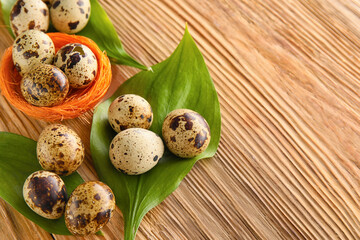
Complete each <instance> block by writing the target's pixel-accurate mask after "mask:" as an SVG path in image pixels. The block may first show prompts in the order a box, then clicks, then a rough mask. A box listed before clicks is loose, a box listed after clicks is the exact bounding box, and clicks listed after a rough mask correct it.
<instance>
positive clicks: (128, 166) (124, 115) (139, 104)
mask: <svg viewBox="0 0 360 240" xmlns="http://www.w3.org/2000/svg"><path fill="white" fill-rule="evenodd" d="M108 121H109V124H110V126H111V127H112V128H113V129H114V131H116V132H117V133H118V134H117V135H116V136H115V137H114V138H113V140H112V142H111V144H110V148H109V158H110V160H111V163H112V164H113V166H114V167H115V168H116V169H117V170H118V171H120V172H122V173H125V174H128V175H138V174H143V173H145V172H147V171H149V170H150V169H152V168H153V167H155V166H156V164H157V163H158V162H159V161H160V159H161V158H162V156H163V154H164V144H163V141H162V139H161V138H160V137H159V136H158V135H156V134H155V133H154V132H152V131H150V130H148V129H149V128H150V127H151V124H152V122H153V112H152V108H151V106H150V104H149V103H148V102H147V101H146V100H145V99H144V98H142V97H141V96H138V95H134V94H125V95H122V96H119V97H118V98H116V99H115V100H114V101H113V102H112V103H111V105H110V106H109V110H108ZM162 136H163V139H164V141H165V144H166V146H167V148H168V149H169V150H170V151H171V152H172V153H173V154H175V155H176V156H178V157H180V158H193V157H195V156H197V155H199V154H201V153H203V152H204V151H205V150H206V148H207V147H208V145H209V143H210V139H211V137H210V128H209V125H208V123H207V122H206V120H205V118H204V117H202V116H201V115H200V114H199V113H197V112H194V111H192V110H190V109H175V110H173V111H172V112H170V113H169V114H168V115H167V116H166V118H165V120H164V122H163V125H162Z"/></svg>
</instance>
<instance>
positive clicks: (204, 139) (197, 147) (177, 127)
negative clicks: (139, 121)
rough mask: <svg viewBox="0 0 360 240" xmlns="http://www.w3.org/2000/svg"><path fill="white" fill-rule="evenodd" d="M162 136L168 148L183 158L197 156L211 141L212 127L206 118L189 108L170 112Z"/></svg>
mask: <svg viewBox="0 0 360 240" xmlns="http://www.w3.org/2000/svg"><path fill="white" fill-rule="evenodd" d="M162 136H163V139H164V141H165V144H166V146H167V147H168V149H169V150H170V151H171V152H172V153H173V154H175V155H177V156H179V157H182V158H192V157H195V156H197V155H199V154H201V153H202V152H204V151H205V150H206V148H207V147H208V145H209V143H210V139H211V137H210V128H209V125H208V123H207V122H206V120H205V119H204V118H203V117H202V116H201V115H200V114H199V113H197V112H194V111H192V110H189V109H176V110H174V111H172V112H170V113H169V114H168V115H167V116H166V118H165V120H164V123H163V126H162Z"/></svg>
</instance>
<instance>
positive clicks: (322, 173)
mask: <svg viewBox="0 0 360 240" xmlns="http://www.w3.org/2000/svg"><path fill="white" fill-rule="evenodd" d="M100 2H101V4H102V5H103V7H104V8H105V9H106V11H107V12H108V14H109V16H110V18H111V19H112V21H113V23H114V25H115V27H116V29H117V31H118V33H119V35H120V38H121V39H122V40H123V43H124V45H125V47H126V49H127V51H128V52H129V53H130V54H131V55H132V56H134V57H135V58H137V59H138V60H140V61H141V62H143V63H145V64H146V65H152V64H155V63H157V62H159V61H162V60H163V59H165V58H166V57H167V56H169V55H170V54H171V52H172V51H173V50H174V49H175V47H176V46H177V44H178V42H179V41H180V39H181V37H182V34H183V31H184V26H185V22H188V24H189V29H190V32H191V33H192V35H193V37H194V38H195V40H196V42H197V44H198V46H199V47H200V49H201V51H202V53H203V54H204V56H205V60H206V63H207V64H208V67H209V70H210V73H211V76H212V77H213V79H214V82H215V86H216V89H217V91H218V94H219V99H220V104H221V112H222V122H223V125H222V137H221V142H220V146H219V149H218V152H217V154H216V156H215V157H214V158H211V159H207V160H202V161H200V162H198V163H197V164H196V165H195V167H194V168H193V170H192V171H191V172H190V174H189V175H188V176H187V177H186V178H185V179H184V181H183V182H182V184H181V185H180V187H179V188H178V189H177V190H176V191H175V192H174V193H173V194H172V195H171V196H169V197H168V198H167V199H166V200H165V201H164V202H163V203H162V204H161V205H159V206H158V207H156V208H155V209H153V210H151V211H150V212H149V213H148V214H147V215H146V216H145V218H144V220H143V221H142V223H141V225H140V228H139V231H138V235H137V237H138V239H360V204H359V198H360V177H359V176H360V169H359V167H360V101H359V95H360V80H359V79H360V70H359V66H360V27H359V26H360V3H359V2H358V1H356V0H353V1H350V0H331V1H326V0H211V1H210V0H201V1H200V0H199V1H198V0H196V1H195V0H186V1H184V0H183V1H140V0H136V1H126V0H116V1H115V0H102V1H100ZM0 37H1V42H0V51H1V52H3V51H4V49H5V48H6V47H8V46H10V44H12V39H11V37H10V35H9V34H8V32H7V30H6V29H5V28H4V27H2V28H0ZM137 71H138V70H136V69H134V68H129V67H124V66H113V72H114V78H113V82H112V86H111V89H110V91H109V94H108V96H109V95H110V94H111V93H112V92H114V90H115V89H116V88H117V87H118V86H119V84H121V83H122V82H124V81H125V80H126V79H127V78H129V77H130V76H132V75H133V74H134V73H136V72H137ZM91 118H92V113H91V112H89V113H86V114H84V115H83V116H82V117H80V118H78V119H74V120H71V121H65V124H66V125H69V126H71V127H72V128H74V129H75V130H76V131H77V132H78V133H80V135H81V137H82V139H83V141H84V143H85V146H86V161H85V163H84V164H83V165H82V166H81V167H80V170H79V172H80V174H81V176H82V177H83V178H84V179H86V180H90V179H97V176H96V172H95V170H94V168H93V166H92V161H91V156H90V149H89V136H90V123H91ZM46 125H47V123H46V122H42V121H37V120H34V119H31V118H29V117H27V116H26V115H24V114H22V113H21V112H19V111H17V110H16V109H14V108H13V107H11V106H10V105H9V103H8V102H7V101H6V100H5V99H4V98H3V97H0V130H1V131H9V132H13V133H18V134H22V135H24V136H26V137H30V138H32V139H35V140H36V139H37V138H38V135H39V133H40V131H41V130H42V129H43V128H44V127H45V126H46ZM0 222H1V224H0V239H52V238H53V239H73V237H64V236H56V235H55V236H51V235H50V234H49V233H47V232H45V231H44V230H42V229H41V228H39V227H37V226H36V225H35V224H34V223H32V222H30V221H29V220H27V219H26V218H24V217H23V216H22V215H20V214H19V213H18V212H17V211H16V210H14V209H13V208H12V207H10V205H8V204H7V203H5V202H4V201H2V200H1V201H0ZM103 232H104V234H105V239H121V238H122V237H121V236H122V235H123V219H122V215H121V212H120V210H119V209H117V210H116V213H115V214H114V217H113V218H112V220H111V222H110V223H109V224H108V225H107V226H106V227H105V228H104V231H103ZM30 236H31V237H30ZM97 238H98V237H94V236H93V237H88V238H86V239H97Z"/></svg>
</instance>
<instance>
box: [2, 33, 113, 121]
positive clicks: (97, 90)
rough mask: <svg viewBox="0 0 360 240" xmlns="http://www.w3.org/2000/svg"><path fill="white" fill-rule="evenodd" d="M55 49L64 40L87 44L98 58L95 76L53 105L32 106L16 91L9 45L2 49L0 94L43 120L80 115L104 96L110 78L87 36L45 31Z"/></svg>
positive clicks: (17, 81) (17, 83)
mask: <svg viewBox="0 0 360 240" xmlns="http://www.w3.org/2000/svg"><path fill="white" fill-rule="evenodd" d="M48 36H49V37H50V38H51V39H52V40H53V42H54V44H55V48H56V51H57V50H59V49H60V48H61V47H62V46H64V45H66V44H68V43H81V44H84V45H86V46H88V47H89V48H90V49H91V51H92V52H93V53H94V54H95V56H96V57H97V61H98V73H97V76H96V78H95V80H94V81H93V82H92V83H91V84H90V85H89V86H88V87H86V88H83V89H70V91H69V93H68V95H67V97H66V99H65V100H64V102H63V103H62V104H60V105H57V106H53V107H36V106H33V105H31V104H29V103H28V102H26V101H25V99H24V98H23V96H22V94H21V91H20V81H21V76H20V75H19V73H18V72H17V70H16V69H15V67H14V64H13V61H12V47H9V48H8V49H6V50H5V53H4V55H3V57H2V59H1V65H0V89H1V93H2V95H3V96H4V97H5V98H6V99H7V100H8V101H9V102H10V103H11V104H12V105H13V106H14V107H16V108H17V109H19V110H20V111H22V112H24V113H25V114H27V115H29V116H31V117H33V118H36V119H42V120H46V121H50V122H53V121H59V120H60V121H62V120H64V119H72V118H76V117H78V116H80V115H81V114H83V113H85V112H86V111H88V110H90V109H93V108H94V107H95V105H96V104H97V103H98V102H99V101H100V100H101V99H102V98H103V97H104V95H105V93H106V91H107V90H108V88H109V86H110V82H111V65H110V61H109V59H108V57H107V56H106V55H105V54H104V53H103V52H102V51H101V50H100V49H99V47H98V46H97V45H96V43H95V42H94V41H92V40H91V39H89V38H86V37H83V36H77V35H68V34H64V33H48Z"/></svg>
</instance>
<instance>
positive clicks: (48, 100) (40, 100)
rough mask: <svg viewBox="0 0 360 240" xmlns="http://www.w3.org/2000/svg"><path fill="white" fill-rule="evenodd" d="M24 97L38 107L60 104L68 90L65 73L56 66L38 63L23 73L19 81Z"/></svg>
mask: <svg viewBox="0 0 360 240" xmlns="http://www.w3.org/2000/svg"><path fill="white" fill-rule="evenodd" d="M20 88H21V93H22V95H23V97H24V99H25V100H26V101H27V102H28V103H30V104H32V105H34V106H39V107H49V106H54V105H57V104H60V103H61V102H62V101H63V100H64V99H65V97H66V95H67V93H68V91H69V82H68V80H67V77H66V76H65V74H64V73H63V72H62V71H61V70H60V69H58V68H57V67H54V66H51V65H47V64H40V65H37V66H36V67H35V68H34V69H33V70H32V71H30V72H28V73H27V74H25V76H24V77H23V78H22V79H21V82H20Z"/></svg>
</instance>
